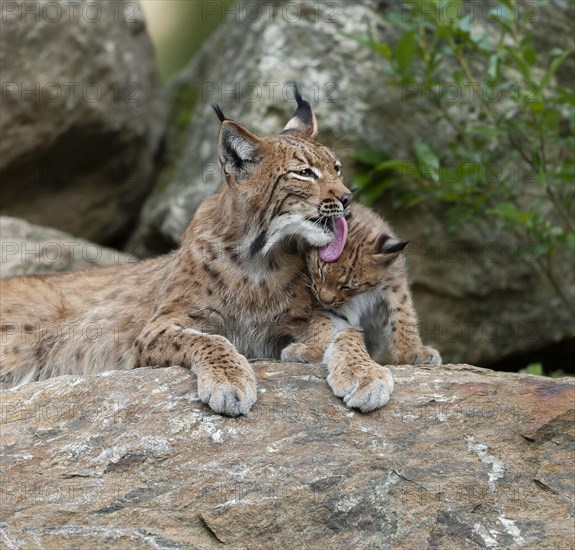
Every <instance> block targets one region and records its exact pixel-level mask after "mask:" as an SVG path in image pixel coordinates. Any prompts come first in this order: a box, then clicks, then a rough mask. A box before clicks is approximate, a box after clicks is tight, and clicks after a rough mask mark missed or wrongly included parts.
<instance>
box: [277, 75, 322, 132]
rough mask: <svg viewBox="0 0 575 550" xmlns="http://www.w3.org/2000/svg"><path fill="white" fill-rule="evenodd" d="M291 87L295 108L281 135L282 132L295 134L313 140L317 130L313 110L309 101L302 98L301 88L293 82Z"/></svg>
mask: <svg viewBox="0 0 575 550" xmlns="http://www.w3.org/2000/svg"><path fill="white" fill-rule="evenodd" d="M292 86H293V94H294V97H295V100H296V102H297V108H296V110H295V112H294V114H293V115H292V117H291V118H290V119H289V121H288V123H287V124H286V127H285V128H284V129H283V131H282V134H283V133H284V132H286V133H287V132H297V133H299V134H301V135H303V136H304V137H307V138H309V139H315V138H316V136H317V132H318V129H317V121H316V119H315V115H314V114H313V109H312V108H311V105H310V103H309V101H306V100H305V99H304V98H303V96H302V93H301V86H300V85H299V84H297V83H295V82H294V83H292Z"/></svg>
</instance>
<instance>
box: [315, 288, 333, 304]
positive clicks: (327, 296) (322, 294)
mask: <svg viewBox="0 0 575 550" xmlns="http://www.w3.org/2000/svg"><path fill="white" fill-rule="evenodd" d="M317 297H318V300H319V301H320V302H321V303H322V304H323V305H324V306H331V305H332V304H333V303H334V302H335V294H334V293H333V292H330V291H329V290H325V289H321V290H320V291H319V292H318V296H317Z"/></svg>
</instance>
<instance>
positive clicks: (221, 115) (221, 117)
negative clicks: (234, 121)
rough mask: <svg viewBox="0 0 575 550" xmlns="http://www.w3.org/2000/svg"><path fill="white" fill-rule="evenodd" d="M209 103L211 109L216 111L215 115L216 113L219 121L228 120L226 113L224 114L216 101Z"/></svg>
mask: <svg viewBox="0 0 575 550" xmlns="http://www.w3.org/2000/svg"><path fill="white" fill-rule="evenodd" d="M210 105H211V106H212V109H213V110H214V111H215V112H216V115H218V118H219V119H220V122H224V120H229V119H228V118H227V117H226V115H224V112H223V111H222V109H221V107H220V106H219V105H218V104H217V103H210Z"/></svg>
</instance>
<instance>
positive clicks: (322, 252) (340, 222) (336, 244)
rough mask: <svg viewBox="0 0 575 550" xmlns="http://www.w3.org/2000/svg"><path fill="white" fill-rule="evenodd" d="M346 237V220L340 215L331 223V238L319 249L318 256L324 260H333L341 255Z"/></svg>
mask: <svg viewBox="0 0 575 550" xmlns="http://www.w3.org/2000/svg"><path fill="white" fill-rule="evenodd" d="M346 239H347V222H346V221H345V218H344V217H343V216H342V217H341V218H337V219H336V220H335V223H334V224H333V239H332V240H331V242H330V243H329V244H328V245H327V246H322V247H321V248H320V249H319V257H320V258H321V259H322V260H323V261H324V262H335V261H337V260H338V259H339V257H340V256H341V253H342V252H343V247H344V246H345V241H346Z"/></svg>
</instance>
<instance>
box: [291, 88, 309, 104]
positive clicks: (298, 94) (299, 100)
mask: <svg viewBox="0 0 575 550" xmlns="http://www.w3.org/2000/svg"><path fill="white" fill-rule="evenodd" d="M291 85H292V87H293V95H294V97H295V100H296V101H297V106H298V107H305V103H307V102H306V101H305V100H304V98H303V96H302V94H301V86H300V85H299V84H298V83H297V82H292V83H291Z"/></svg>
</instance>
